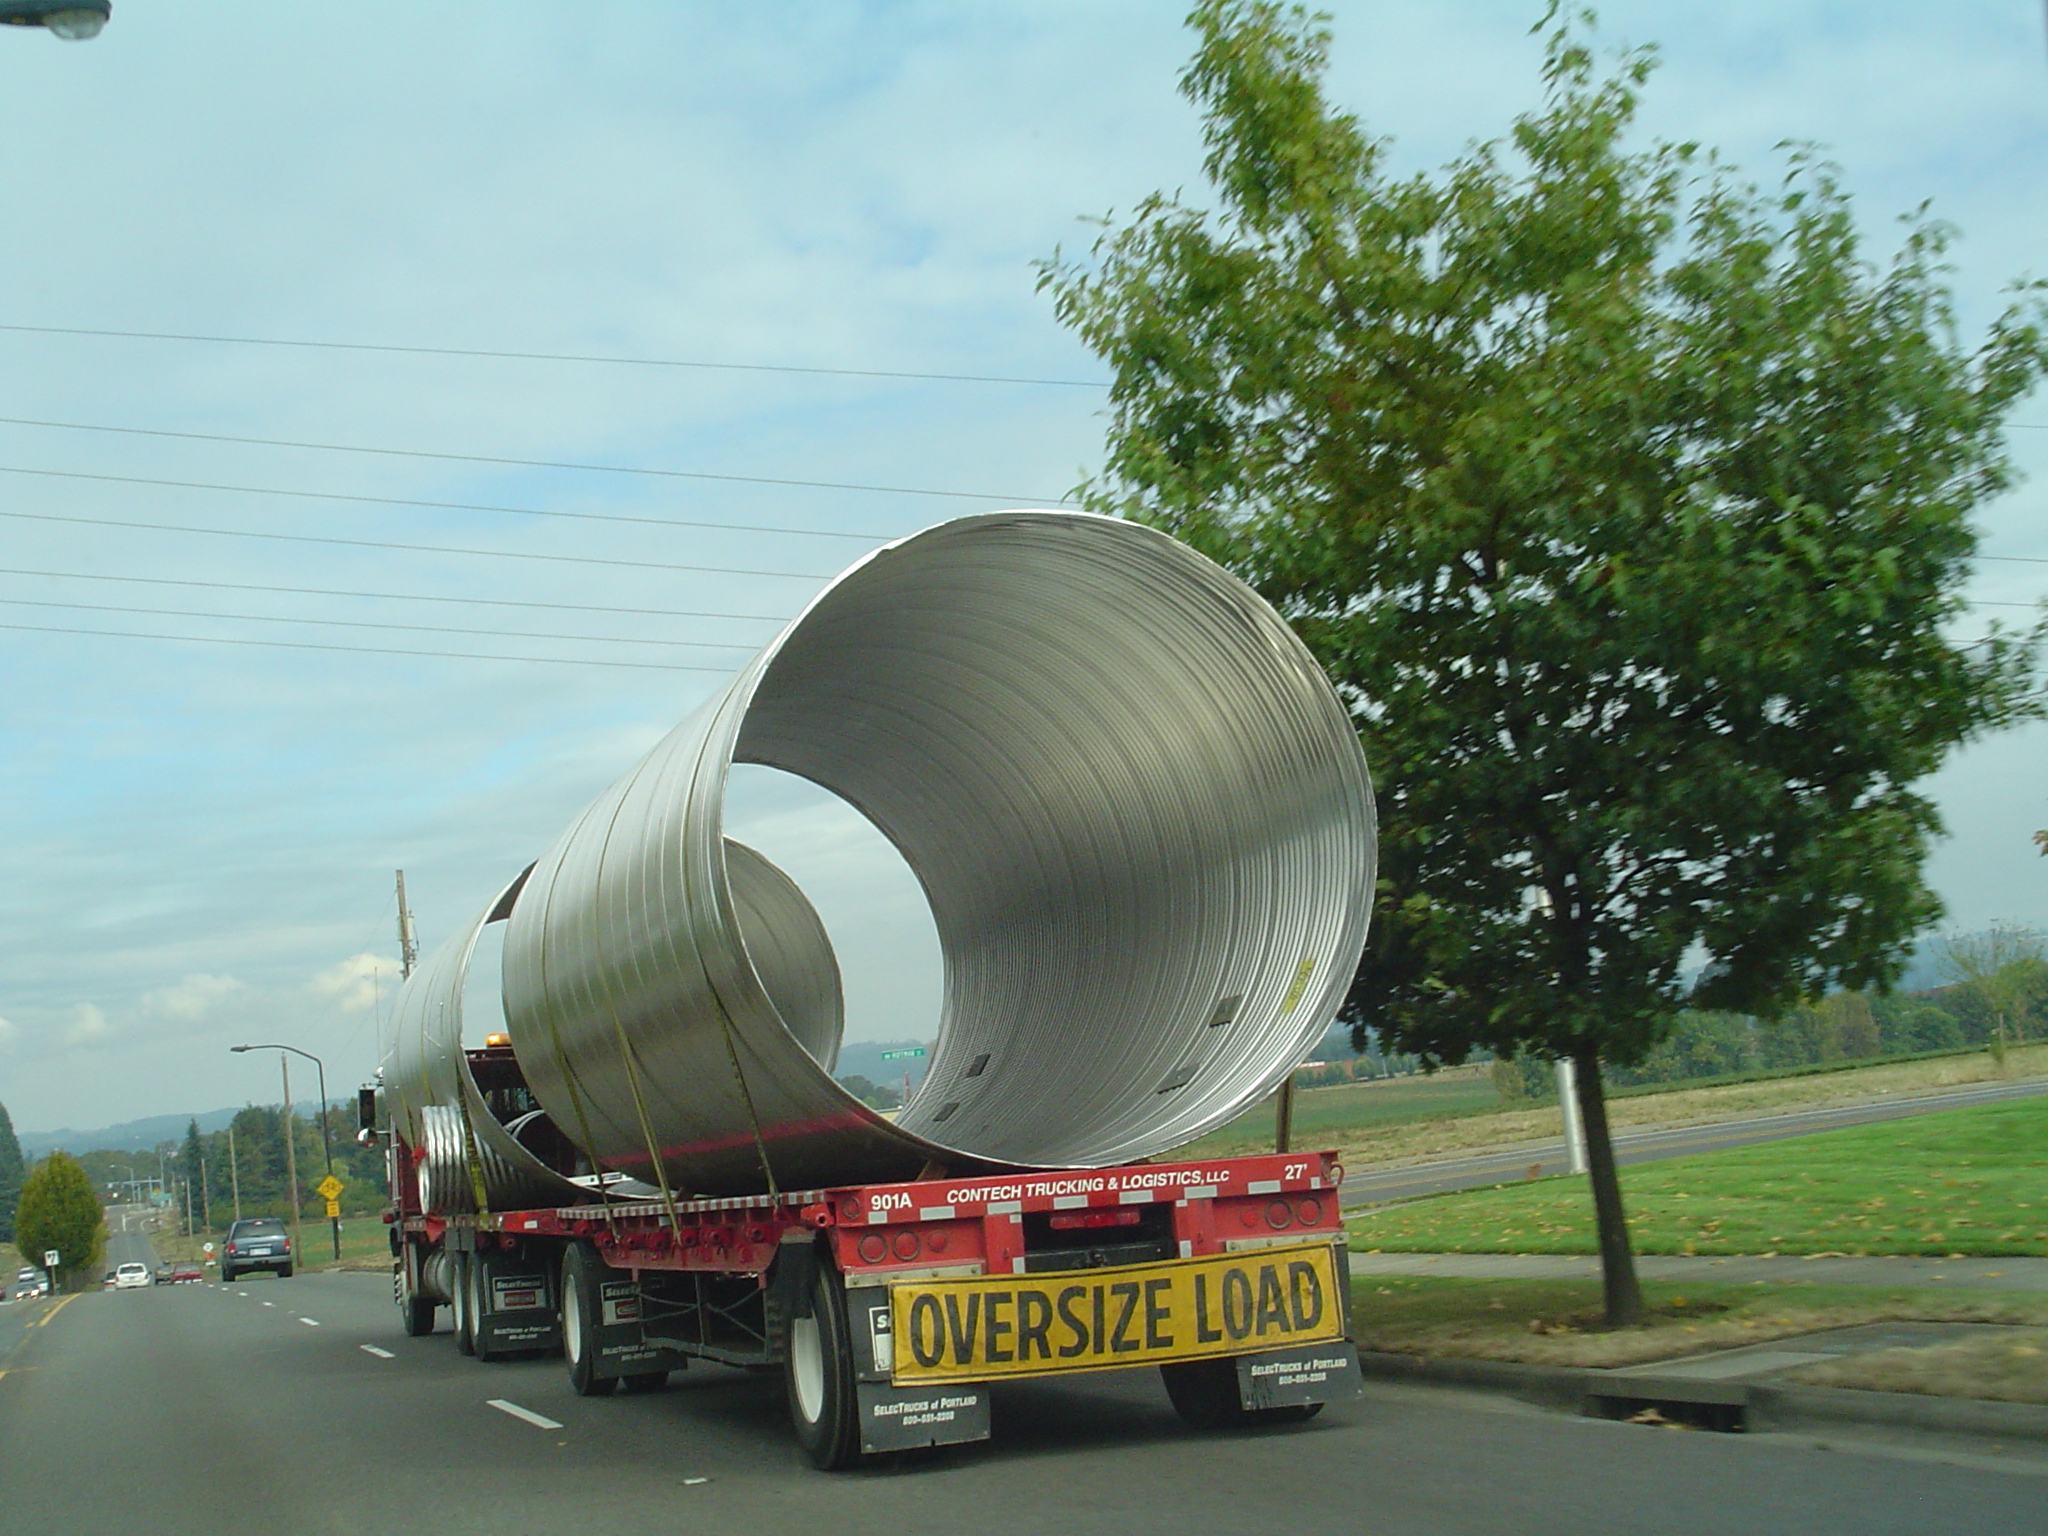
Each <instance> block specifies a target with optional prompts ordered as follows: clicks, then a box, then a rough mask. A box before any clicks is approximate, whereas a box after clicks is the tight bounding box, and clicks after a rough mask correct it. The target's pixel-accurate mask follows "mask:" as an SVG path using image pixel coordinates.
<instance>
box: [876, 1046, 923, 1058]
mask: <svg viewBox="0 0 2048 1536" xmlns="http://www.w3.org/2000/svg"><path fill="white" fill-rule="evenodd" d="M923 1054H924V1047H923V1046H921V1045H913V1046H912V1047H911V1048H910V1049H909V1050H907V1051H884V1052H882V1060H884V1061H902V1060H903V1059H904V1058H906V1057H909V1056H922V1055H923Z"/></svg>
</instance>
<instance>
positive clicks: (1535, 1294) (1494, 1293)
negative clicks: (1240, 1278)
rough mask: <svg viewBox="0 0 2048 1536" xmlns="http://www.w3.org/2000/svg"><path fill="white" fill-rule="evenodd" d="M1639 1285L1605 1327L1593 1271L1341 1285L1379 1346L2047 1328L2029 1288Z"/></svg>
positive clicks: (1558, 1358)
mask: <svg viewBox="0 0 2048 1536" xmlns="http://www.w3.org/2000/svg"><path fill="white" fill-rule="evenodd" d="M1643 1293H1644V1299H1645V1301H1646V1302H1647V1303H1648V1305H1649V1309H1650V1315H1649V1317H1648V1318H1647V1320H1646V1321H1645V1322H1644V1323H1643V1324H1641V1325H1640V1326H1637V1327H1632V1328H1621V1329H1614V1330H1611V1331H1610V1330H1608V1329H1606V1328H1605V1327H1604V1326H1603V1325H1602V1323H1601V1315H1600V1282H1599V1281H1597V1280H1460V1279H1451V1278H1437V1277H1428V1278H1423V1277H1408V1276H1399V1277H1397V1276H1386V1277H1381V1276H1376V1275H1367V1276H1362V1277H1360V1278H1358V1279H1356V1280H1354V1281H1353V1282H1352V1286H1351V1294H1352V1308H1351V1317H1352V1336H1353V1337H1354V1338H1356V1339H1357V1340H1358V1342H1359V1345H1360V1346H1361V1347H1362V1348H1365V1349H1375V1350H1381V1351H1385V1352H1387V1353H1390V1354H1405V1355H1422V1356H1428V1357H1434V1358H1444V1357H1452V1356H1455V1357H1459V1358H1465V1359H1481V1360H1514V1361H1523V1362H1527V1363H1530V1364H1538V1365H1570V1366H1621V1365H1639V1364H1643V1363H1645V1362H1648V1361H1653V1360H1672V1359H1677V1358H1679V1357H1681V1356H1684V1355H1693V1354H1702V1353H1705V1352H1707V1351H1710V1350H1716V1349H1729V1348H1734V1347H1737V1346H1739V1345H1744V1344H1757V1343H1762V1342H1764V1341H1766V1340H1770V1339H1785V1338H1792V1337H1795V1336H1797V1335H1800V1334H1806V1333H1817V1332H1820V1331H1822V1330H1824V1329H1829V1328H1851V1327H1856V1326H1858V1325H1860V1324H1864V1323H1880V1322H1902V1321H1903V1322H1969V1323H2004V1324H2020V1325H2033V1326H2036V1327H2039V1326H2043V1325H2048V1296H2042V1295H2040V1294H2039V1293H2038V1292H1997V1291H1975V1290H1973V1291H1938V1290H1914V1289H1909V1288H1898V1289H1894V1288H1891V1287H1880V1286H1868V1285H1862V1286H1844V1285H1836V1286H1828V1285H1799V1284H1787V1283H1775V1282H1774V1283H1771V1284H1761V1283H1759V1284H1752V1285H1715V1284H1707V1285H1694V1284H1683V1285H1681V1284H1676V1283H1670V1282H1656V1281H1652V1282H1649V1283H1647V1284H1645V1285H1644V1287H1643Z"/></svg>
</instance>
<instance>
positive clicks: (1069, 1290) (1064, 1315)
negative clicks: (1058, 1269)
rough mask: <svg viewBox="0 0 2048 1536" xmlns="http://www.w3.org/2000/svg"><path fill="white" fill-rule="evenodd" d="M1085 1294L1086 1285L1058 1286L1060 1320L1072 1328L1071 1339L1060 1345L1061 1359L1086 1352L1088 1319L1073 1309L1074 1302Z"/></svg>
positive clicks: (1086, 1292)
mask: <svg viewBox="0 0 2048 1536" xmlns="http://www.w3.org/2000/svg"><path fill="white" fill-rule="evenodd" d="M1087 1294H1088V1287H1087V1286H1085V1285H1065V1286H1061V1287H1060V1294H1059V1298H1058V1305H1059V1309H1060V1322H1061V1323H1062V1324H1064V1325H1065V1326H1066V1327H1067V1328H1068V1329H1070V1330H1072V1332H1073V1335H1074V1336H1073V1338H1072V1339H1070V1340H1068V1341H1067V1342H1066V1343H1064V1344H1062V1345H1061V1346H1060V1358H1061V1359H1062V1360H1071V1359H1073V1358H1074V1356H1076V1355H1085V1354H1087V1353H1088V1319H1086V1318H1085V1317H1083V1316H1081V1314H1080V1313H1079V1312H1077V1311H1075V1310H1074V1303H1075V1302H1077V1301H1079V1300H1080V1299H1081V1298H1082V1297H1083V1296H1086V1295H1087Z"/></svg>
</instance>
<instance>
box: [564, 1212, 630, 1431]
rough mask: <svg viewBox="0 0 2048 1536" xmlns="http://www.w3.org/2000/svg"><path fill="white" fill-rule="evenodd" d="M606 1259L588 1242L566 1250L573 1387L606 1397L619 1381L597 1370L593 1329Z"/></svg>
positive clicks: (567, 1347)
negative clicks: (599, 1286) (592, 1336)
mask: <svg viewBox="0 0 2048 1536" xmlns="http://www.w3.org/2000/svg"><path fill="white" fill-rule="evenodd" d="M605 1267H606V1265H605V1262H604V1260H602V1259H600V1258H599V1257H598V1256H597V1250H596V1249H594V1248H592V1247H591V1246H590V1244H588V1243H571V1244H570V1245H569V1246H568V1247H567V1248H566V1249H564V1250H563V1252H562V1358H563V1359H564V1360H566V1361H568V1362H569V1387H570V1390H571V1391H573V1392H575V1394H576V1395H577V1396H578V1397H603V1396H604V1395H605V1394H606V1393H608V1392H610V1391H611V1389H612V1388H613V1387H615V1386H617V1385H618V1382H617V1380H616V1379H615V1378H613V1377H610V1376H599V1375H598V1374H597V1373H596V1356H595V1353H594V1352H593V1350H592V1349H591V1338H590V1331H591V1329H592V1328H593V1327H594V1326H595V1325H596V1320H597V1318H598V1317H599V1316H600V1315H601V1314H600V1312H599V1306H600V1302H599V1299H598V1294H597V1287H598V1282H599V1276H600V1274H601V1272H602V1271H603V1270H604V1269H605Z"/></svg>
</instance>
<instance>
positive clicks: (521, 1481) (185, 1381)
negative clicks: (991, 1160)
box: [0, 1274, 2048, 1536]
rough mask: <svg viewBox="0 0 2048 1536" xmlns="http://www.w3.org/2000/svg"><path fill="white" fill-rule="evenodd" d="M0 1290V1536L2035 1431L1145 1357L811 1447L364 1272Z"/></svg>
mask: <svg viewBox="0 0 2048 1536" xmlns="http://www.w3.org/2000/svg"><path fill="white" fill-rule="evenodd" d="M6 1310H7V1311H8V1312H9V1313H12V1314H16V1315H14V1316H9V1317H8V1318H7V1319H6V1326H5V1329H4V1331H0V1536H31V1533H42V1532H49V1531H75V1530H89V1529H98V1530H110V1531H147V1532H151V1533H156V1536H185V1533H190V1536H219V1533H220V1532H222V1531H227V1530H238V1529H262V1530H293V1531H299V1532H319V1533H365V1536H392V1533H394V1532H414V1531H417V1532H423V1533H429V1536H462V1533H468V1532H490V1533H493V1536H541V1533H553V1532H562V1531H580V1530H586V1529H602V1530H607V1531H640V1530H646V1531H676V1530H685V1531H689V1532H692V1533H693V1536H694V1533H708V1536H716V1533H725V1532H733V1533H740V1532H744V1533H747V1536H767V1533H774V1536H780V1533H783V1532H806V1531H816V1532H829V1533H832V1536H867V1533H884V1532H886V1533H888V1536H926V1533H931V1536H938V1533H946V1536H953V1533H957V1532H960V1531H963V1530H974V1531H988V1532H991V1533H994V1536H1033V1533H1040V1532H1044V1533H1058V1536H1071V1533H1073V1532H1076V1531H1083V1532H1099V1533H1114V1536H1126V1533H1128V1536H1148V1533H1168V1532H1170V1533H1172V1536H1189V1533H1191V1532H1196V1533H1208V1532H1220V1533H1230V1536H1236V1533H1245V1536H1258V1533H1265V1532H1272V1533H1282V1532H1284V1533H1287V1536H1316V1533H1322V1532H1333V1533H1335V1532H1342V1533H1345V1536H1356V1533H1357V1532H1360V1531H1365V1530H1369V1531H1371V1532H1373V1533H1374V1536H1405V1533H1410V1532H1412V1533H1415V1536H1468V1533H1469V1536H1482V1533H1483V1536H1499V1533H1501V1532H1504V1531H1506V1532H1513V1533H1515V1536H1549V1533H1557V1536H1583V1533H1584V1532H1586V1531H1589V1530H1611V1531H1616V1532H1640V1531H1656V1532H1657V1533H1658V1536H1705V1533H1716V1536H1719V1533H1728V1536H1736V1533H1739V1536H1758V1533H1770V1532H1778V1531H1796V1532H1798V1533H1799V1536H1892V1533H1898V1536H1906V1533H1911V1536H1929V1533H1944V1532H1951V1531H1953V1532H1958V1533H1960V1532H1972V1533H1975V1532H1983V1531H1999V1530H2009V1531H2021V1530H2031V1529H2038V1528H2039V1524H2040V1516H2041V1511H2042V1509H2043V1508H2048V1452H2042V1453H2040V1454H2037V1455H2036V1456H2035V1457H2034V1459H2032V1460H2029V1461H2022V1462H2015V1463H2003V1462H2001V1461H2000V1459H1999V1458H1998V1457H1997V1456H1996V1455H1994V1454H1991V1453H1990V1452H1989V1451H1988V1450H1985V1449H1982V1448H1980V1449H1978V1450H1975V1451H1959V1450H1955V1449H1953V1448H1950V1449H1944V1450H1939V1451H1932V1452H1930V1451H1927V1450H1924V1449H1923V1450H1911V1449H1908V1448H1904V1447H1897V1446H1893V1447H1873V1446H1869V1445H1848V1444H1838V1445H1836V1446H1835V1447H1834V1448H1833V1449H1822V1448H1818V1447H1816V1446H1815V1445H1814V1444H1813V1443H1812V1442H1810V1441H1802V1440H1795V1439H1789V1438H1781V1437H1777V1436H1769V1435H1752V1436H1727V1435H1710V1434H1704V1433H1682V1432H1671V1431H1664V1430H1657V1429H1651V1428H1645V1427H1641V1426H1635V1425H1626V1424H1610V1423H1605V1422H1598V1421H1591V1420H1583V1419H1576V1418H1571V1417H1566V1416H1561V1415H1553V1414H1546V1413H1541V1412H1538V1411H1537V1410H1534V1409H1530V1408H1526V1407H1523V1406H1522V1405H1519V1404H1513V1403H1509V1402H1505V1401H1503V1400H1499V1399H1495V1398H1490V1397H1484V1396H1477V1395H1464V1394H1451V1393H1442V1392H1433V1391H1425V1390H1420V1389H1416V1388H1412V1387H1395V1386H1391V1385H1382V1384H1375V1385H1373V1386H1372V1387H1371V1388H1369V1393H1370V1395H1368V1396H1367V1397H1365V1398H1363V1399H1361V1400H1358V1401H1355V1402H1352V1403H1348V1404H1344V1405H1340V1406H1337V1407H1333V1408H1331V1409H1329V1410H1327V1411H1326V1412H1325V1413H1324V1414H1323V1416H1322V1417H1321V1418H1320V1419H1317V1420H1316V1421H1314V1422H1313V1423H1311V1424H1307V1425H1303V1426H1298V1427H1295V1428H1292V1429H1287V1430H1282V1431H1278V1432H1268V1433H1263V1434H1256V1433H1255V1434H1243V1433H1232V1434H1214V1435H1195V1434H1191V1433H1188V1432H1186V1431H1184V1430H1183V1429H1182V1428H1181V1427H1180V1425H1179V1423H1178V1421H1177V1420H1175V1419H1174V1418H1173V1416H1172V1413H1171V1410H1170V1409H1169V1408H1168V1406H1167V1404H1166V1401H1165V1397H1164V1394H1163V1393H1162V1392H1161V1391H1160V1389H1159V1386H1158V1381H1157V1377H1156V1376H1155V1375H1153V1374H1152V1373H1150V1372H1144V1373H1138V1372H1130V1373H1118V1374H1116V1375H1112V1376H1098V1377H1093V1378H1080V1379H1076V1380H1073V1381H1070V1382H1067V1383H1064V1384H1057V1385H1051V1384H1041V1385H1033V1384H1020V1385H1017V1386H1014V1387H1012V1388H1010V1389H1008V1390H1004V1389H1000V1388H999V1389H998V1395H997V1398H996V1410H997V1428H996V1435H997V1438H996V1439H995V1441H993V1442H991V1443H989V1444H985V1445H980V1446H967V1447H958V1448H954V1449H952V1450H949V1451H945V1452H941V1453H937V1454H932V1455H929V1456H926V1457H923V1458H921V1459H917V1460H913V1461H909V1462H907V1463H903V1464H899V1465H897V1466H894V1467H890V1468H886V1469H881V1470H875V1471H863V1472H859V1473H852V1474H841V1475H837V1476H828V1475H825V1474H822V1473H817V1472H814V1471H812V1470H810V1468H809V1467H808V1465H807V1464H805V1463H804V1462H803V1461H802V1460H801V1458H800V1457H799V1455H798V1453H797V1451H796V1449H795V1447H794V1445H793V1444H792V1443H791V1441H790V1438H789V1435H788V1433H787V1429H786V1425H785V1421H784V1418H783V1406H782V1395H781V1388H780V1384H779V1382H778V1381H776V1380H775V1379H774V1378H772V1377H767V1376H757V1375H749V1374H747V1373H744V1372H738V1371H728V1370H723V1369H720V1368H716V1367H708V1368H703V1367H700V1368H697V1369H693V1370H691V1371H690V1372H688V1373H686V1374H684V1375H682V1376H679V1377H678V1378H677V1379H676V1382H675V1384H674V1385H673V1386H672V1387H671V1388H669V1389H668V1390H667V1391H664V1392H660V1393H656V1394H652V1395H649V1396H637V1397H634V1396H623V1395H622V1396H617V1397H612V1398H597V1399H584V1398H578V1397H575V1396H574V1395H573V1394H572V1393H571V1392H570V1391H569V1388H568V1383H567V1380H566V1378H565V1375H564V1373H563V1370H562V1367H561V1364H560V1362H559V1361H555V1360H531V1361H515V1362H510V1363H499V1364H490V1365H484V1364H479V1363H478V1362H476V1361H474V1360H468V1359H463V1358H461V1357H459V1356H458V1355H457V1354H456V1353H455V1349H454V1345H453V1342H452V1341H451V1340H450V1338H449V1336H448V1334H447V1333H446V1332H445V1331H443V1332H442V1333H440V1334H438V1335H436V1336H434V1337H431V1338H425V1339H407V1338H405V1337H404V1336H403V1335H402V1334H401V1333H400V1332H399V1329H398V1320H397V1315H396V1312H395V1310H394V1309H393V1307H392V1306H391V1304H390V1300H389V1288H388V1282H387V1281H386V1280H385V1279H384V1278H383V1277H382V1276H379V1275H349V1274H331V1275H330V1274H302V1275H300V1276H299V1277H297V1278H295V1279H292V1280H274V1279H271V1278H268V1277H262V1278H252V1279H251V1280H249V1281H248V1282H246V1283H238V1284H236V1285H233V1286H226V1287H223V1286H220V1285H217V1284H213V1283H209V1284H206V1285H203V1286H199V1285H193V1286H159V1287H156V1288H154V1289H151V1290H146V1291H108V1292H94V1293H91V1294H87V1295H83V1296H77V1297H73V1298H70V1299H68V1300H64V1301H62V1302H59V1303H54V1304H53V1303H50V1302H44V1301H37V1302H29V1303H23V1304H19V1305H18V1306H15V1307H12V1308H9V1309H6ZM444 1330H445V1319H444ZM493 1400H496V1401H498V1402H502V1403H505V1404H508V1405H510V1406H512V1407H516V1408H518V1409H522V1410H524V1411H525V1412H526V1413H527V1414H530V1415H536V1416H538V1417H539V1418H540V1419H542V1420H547V1421H552V1424H546V1423H535V1422H533V1421H532V1420H531V1419H529V1418H522V1417H518V1416H515V1415H514V1414H512V1413H510V1412H507V1411H503V1410H501V1409H500V1408H498V1407H494V1406H492V1404H493ZM2037 1449H2038V1448H2037Z"/></svg>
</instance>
